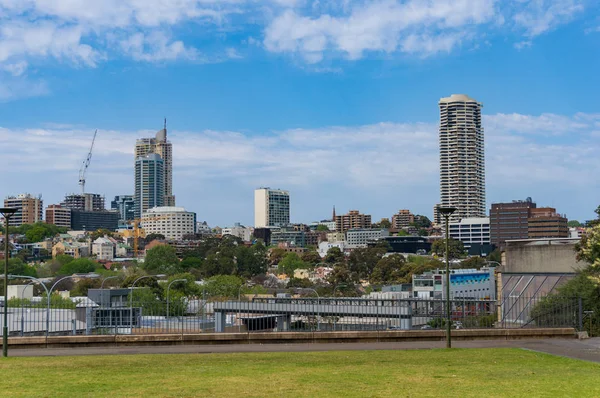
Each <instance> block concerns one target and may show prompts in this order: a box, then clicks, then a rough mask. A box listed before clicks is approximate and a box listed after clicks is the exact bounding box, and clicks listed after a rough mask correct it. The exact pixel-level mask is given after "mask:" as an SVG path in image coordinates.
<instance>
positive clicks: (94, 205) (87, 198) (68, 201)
mask: <svg viewBox="0 0 600 398" xmlns="http://www.w3.org/2000/svg"><path fill="white" fill-rule="evenodd" d="M60 205H61V206H62V207H66V208H68V209H71V210H81V211H104V210H106V208H105V203H104V196H102V195H100V194H97V193H83V194H71V195H67V196H65V200H64V201H63V202H62V203H61V204H60Z"/></svg>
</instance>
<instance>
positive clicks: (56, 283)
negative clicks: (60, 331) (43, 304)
mask: <svg viewBox="0 0 600 398" xmlns="http://www.w3.org/2000/svg"><path fill="white" fill-rule="evenodd" d="M70 278H73V275H70V276H64V277H62V278H60V279H59V280H57V281H56V282H54V285H52V287H51V288H50V292H49V293H48V318H50V297H51V296H52V290H54V288H55V287H56V285H58V284H59V283H60V282H62V281H64V280H65V279H70ZM48 324H50V319H48Z"/></svg>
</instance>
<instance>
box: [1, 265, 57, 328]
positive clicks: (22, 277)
mask: <svg viewBox="0 0 600 398" xmlns="http://www.w3.org/2000/svg"><path fill="white" fill-rule="evenodd" d="M8 278H9V279H29V280H32V281H36V282H38V283H39V284H40V285H42V287H43V288H44V290H45V291H46V296H48V297H50V294H49V293H48V288H47V287H46V285H44V283H43V282H42V281H41V280H39V279H38V278H34V277H33V276H26V275H8ZM49 331H50V301H48V306H47V307H46V337H48V332H49Z"/></svg>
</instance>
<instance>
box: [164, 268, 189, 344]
mask: <svg viewBox="0 0 600 398" xmlns="http://www.w3.org/2000/svg"><path fill="white" fill-rule="evenodd" d="M175 282H187V279H175V280H173V281H171V283H169V284H168V285H167V333H168V332H169V289H171V285H172V284H173V283H175Z"/></svg>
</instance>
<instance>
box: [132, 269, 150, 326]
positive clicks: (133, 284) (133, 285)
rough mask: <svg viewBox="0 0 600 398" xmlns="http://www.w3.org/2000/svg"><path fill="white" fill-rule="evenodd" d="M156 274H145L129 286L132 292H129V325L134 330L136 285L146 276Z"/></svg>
mask: <svg viewBox="0 0 600 398" xmlns="http://www.w3.org/2000/svg"><path fill="white" fill-rule="evenodd" d="M155 277H156V275H144V276H140V277H139V278H137V279H136V280H134V281H133V283H132V284H131V287H130V288H129V290H131V293H130V294H129V327H130V328H131V331H132V332H133V288H134V287H135V284H136V283H137V281H139V280H141V279H144V278H155Z"/></svg>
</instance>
